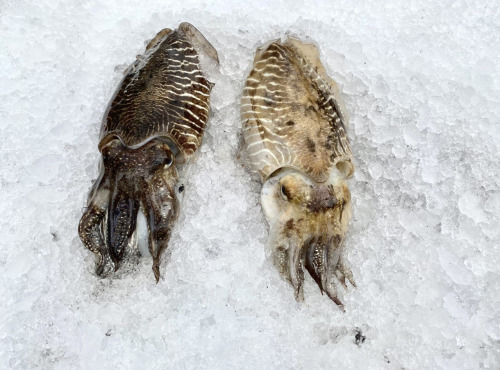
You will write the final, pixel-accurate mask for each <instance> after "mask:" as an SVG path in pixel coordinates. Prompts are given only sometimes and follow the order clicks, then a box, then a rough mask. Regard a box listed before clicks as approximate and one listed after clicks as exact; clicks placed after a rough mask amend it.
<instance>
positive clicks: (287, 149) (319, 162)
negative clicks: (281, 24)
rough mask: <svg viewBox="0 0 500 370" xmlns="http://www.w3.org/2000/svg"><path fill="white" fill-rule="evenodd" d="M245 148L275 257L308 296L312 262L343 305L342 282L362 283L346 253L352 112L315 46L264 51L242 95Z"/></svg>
mask: <svg viewBox="0 0 500 370" xmlns="http://www.w3.org/2000/svg"><path fill="white" fill-rule="evenodd" d="M241 103H242V104H241V118H242V121H243V136H244V141H245V145H244V149H245V152H246V154H247V158H248V164H249V167H250V170H251V171H252V172H254V173H256V174H258V175H259V176H260V178H261V181H262V183H263V187H262V193H261V204H262V207H263V209H264V212H265V214H266V218H267V220H268V222H269V225H270V238H269V246H270V249H271V252H272V258H273V261H274V263H275V265H276V267H277V269H278V270H279V271H280V273H281V274H282V276H284V277H285V278H286V279H287V280H288V281H289V282H290V283H291V284H292V286H293V288H294V290H295V296H296V298H297V299H299V300H302V299H303V288H302V286H303V281H304V273H303V267H305V268H306V269H307V270H308V272H309V273H310V275H311V276H312V277H313V279H314V280H315V281H316V283H317V284H318V286H319V288H320V290H321V292H324V293H326V294H327V295H328V297H329V298H330V299H332V301H334V302H335V303H336V304H337V305H339V306H340V307H342V308H343V305H342V302H341V301H340V299H339V298H338V296H337V289H336V282H337V281H338V282H340V283H341V284H342V285H344V286H345V280H346V278H347V279H348V280H349V281H350V282H351V284H352V285H355V284H354V279H353V276H352V273H351V271H350V270H349V268H348V267H347V263H346V261H345V258H344V256H343V253H342V251H343V248H344V240H345V235H346V233H347V226H348V222H349V220H350V218H351V196H350V192H349V189H348V188H347V185H346V182H345V179H346V178H349V177H350V176H352V173H353V171H354V165H353V161H352V154H351V148H350V144H349V139H348V137H347V134H346V127H347V126H346V125H347V123H348V122H347V114H346V111H345V107H344V104H343V102H342V99H341V97H340V94H339V92H338V89H337V85H336V83H335V82H334V81H333V80H331V79H330V78H329V77H328V76H327V75H326V71H325V69H324V67H323V66H322V64H321V61H320V59H319V52H318V50H317V48H316V47H315V46H314V45H312V44H307V43H303V42H301V41H300V40H297V39H293V38H288V39H287V40H286V41H285V42H281V41H280V40H276V41H272V42H269V43H267V44H266V45H264V46H263V47H261V48H259V49H258V50H257V53H256V55H255V59H254V65H253V69H252V71H251V72H250V74H249V76H248V78H247V81H246V83H245V89H244V92H243V96H242V100H241Z"/></svg>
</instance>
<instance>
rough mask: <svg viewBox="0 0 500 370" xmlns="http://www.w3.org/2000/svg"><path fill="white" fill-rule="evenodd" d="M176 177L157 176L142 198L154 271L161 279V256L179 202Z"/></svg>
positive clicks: (177, 210)
mask: <svg viewBox="0 0 500 370" xmlns="http://www.w3.org/2000/svg"><path fill="white" fill-rule="evenodd" d="M172 178H176V177H170V178H169V177H165V176H162V175H161V174H160V175H158V176H155V177H154V178H153V179H152V181H151V183H150V184H149V186H148V190H147V191H146V192H145V193H144V196H143V198H142V204H143V208H144V209H145V214H146V219H147V222H148V230H149V252H150V253H151V255H152V256H153V272H154V275H155V278H156V281H158V280H159V279H160V257H161V255H162V252H163V251H164V250H165V249H166V248H167V245H168V241H169V239H170V234H171V230H172V227H173V225H174V222H175V220H176V219H177V215H178V212H179V204H178V201H177V198H176V195H175V190H174V189H175V182H173V181H171V180H172Z"/></svg>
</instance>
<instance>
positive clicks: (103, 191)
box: [78, 178, 115, 277]
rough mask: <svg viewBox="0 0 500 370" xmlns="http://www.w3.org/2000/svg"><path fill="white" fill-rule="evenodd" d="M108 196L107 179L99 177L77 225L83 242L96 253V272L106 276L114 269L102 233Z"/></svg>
mask: <svg viewBox="0 0 500 370" xmlns="http://www.w3.org/2000/svg"><path fill="white" fill-rule="evenodd" d="M109 198H110V189H109V181H106V179H104V178H101V179H100V181H97V182H96V184H95V185H94V188H93V190H92V191H91V193H90V199H89V204H88V207H87V209H86V211H85V212H84V214H83V216H82V218H81V219H80V223H79V225H78V233H79V235H80V238H81V240H82V242H83V244H84V245H85V246H86V247H87V248H88V249H89V250H90V251H92V252H93V253H95V254H96V255H97V261H96V264H97V267H96V273H97V275H99V276H102V277H104V276H106V275H108V274H109V273H110V272H111V271H113V270H115V263H114V262H113V259H112V258H111V254H110V252H109V248H108V246H107V244H106V242H105V237H104V234H103V233H102V225H103V223H104V222H105V219H106V213H107V210H108V205H109Z"/></svg>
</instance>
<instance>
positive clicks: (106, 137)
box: [78, 23, 218, 281]
mask: <svg viewBox="0 0 500 370" xmlns="http://www.w3.org/2000/svg"><path fill="white" fill-rule="evenodd" d="M200 54H202V55H204V56H208V58H211V59H213V60H215V61H216V62H218V57H217V52H216V50H215V49H214V48H213V46H212V45H211V44H210V43H209V42H208V41H207V40H206V39H205V37H203V35H202V34H201V33H200V32H199V31H198V30H197V29H196V28H195V27H194V26H192V25H191V24H189V23H182V24H180V25H179V27H178V28H177V29H176V30H171V29H163V30H162V31H160V32H159V33H158V34H157V35H156V37H154V38H153V40H151V42H149V44H148V45H147V47H146V51H145V53H144V54H143V55H141V56H138V58H137V60H136V61H135V63H133V64H132V65H131V66H130V67H129V68H128V70H127V71H126V72H125V77H124V79H123V80H122V82H121V84H120V85H119V87H118V90H117V91H116V93H115V95H114V96H113V98H112V99H111V102H110V104H109V106H108V108H107V111H106V113H105V114H104V119H103V123H102V126H101V135H100V142H99V151H100V152H101V163H100V175H99V178H98V179H97V180H96V181H95V183H94V185H93V187H92V189H91V191H90V194H89V197H88V202H87V209H86V211H85V212H84V214H83V216H82V218H81V220H80V224H79V228H78V232H79V235H80V238H81V240H82V242H83V244H84V245H85V246H86V247H87V248H88V249H90V250H91V251H92V252H94V253H95V254H96V256H97V264H96V265H97V266H96V273H97V275H99V276H102V277H104V276H106V275H108V274H109V273H110V272H111V271H115V270H117V269H118V268H119V266H120V262H121V261H122V260H123V258H124V256H125V255H126V253H127V250H129V249H130V248H131V247H132V246H133V245H134V244H135V242H136V240H137V238H136V237H135V234H136V220H137V215H138V212H139V211H142V212H143V213H144V215H145V217H146V220H147V227H148V233H149V241H148V244H149V251H150V253H151V255H152V257H153V272H154V275H155V277H156V280H157V281H158V279H159V278H160V257H161V255H162V252H163V251H164V250H165V248H167V245H168V242H169V238H170V235H171V231H172V227H173V225H174V223H175V220H176V219H177V216H178V213H179V202H178V199H177V194H178V191H179V189H178V188H177V186H178V181H179V172H178V170H179V168H178V166H180V165H183V164H186V163H187V162H188V161H189V160H190V159H191V158H192V157H193V155H194V154H195V152H196V151H197V149H198V148H199V147H200V145H201V143H202V139H203V133H204V130H205V125H206V123H207V120H208V117H209V109H210V92H211V89H212V86H213V84H212V83H211V82H209V81H208V79H207V78H206V77H205V75H204V73H203V71H202V69H201V67H200ZM180 190H181V191H182V187H181V189H180Z"/></svg>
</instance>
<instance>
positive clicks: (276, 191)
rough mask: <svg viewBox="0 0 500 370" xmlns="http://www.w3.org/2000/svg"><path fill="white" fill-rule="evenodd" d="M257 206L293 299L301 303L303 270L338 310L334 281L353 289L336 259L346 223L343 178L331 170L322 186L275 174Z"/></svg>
mask: <svg viewBox="0 0 500 370" xmlns="http://www.w3.org/2000/svg"><path fill="white" fill-rule="evenodd" d="M261 203H262V207H263V209H264V212H265V214H266V217H267V220H268V222H269V224H270V233H271V235H270V237H269V244H270V250H271V253H272V258H273V262H274V264H275V266H276V267H277V269H278V270H279V271H280V273H281V274H282V275H283V276H284V277H285V278H286V279H287V280H288V281H290V283H291V284H292V286H293V288H294V290H295V297H296V298H297V299H298V300H302V299H303V289H302V284H303V281H304V273H303V270H302V267H303V266H305V267H306V269H307V270H308V271H309V274H310V275H311V276H312V277H313V278H314V280H315V281H316V283H317V284H318V286H319V288H320V289H321V292H325V293H326V294H327V295H328V296H329V297H330V298H331V299H332V300H333V301H334V302H335V303H336V304H337V305H339V306H342V303H341V302H340V300H339V299H338V298H337V290H336V286H335V283H336V281H340V282H341V283H342V284H343V285H345V278H347V279H348V280H349V281H350V282H351V284H352V285H354V280H353V278H352V274H351V272H350V271H349V269H348V268H346V267H345V264H344V260H343V257H342V253H341V251H342V248H343V242H344V237H345V235H346V232H347V226H348V223H349V220H350V218H351V194H350V192H349V189H348V188H347V185H346V183H345V179H344V177H343V175H342V174H341V173H340V172H339V171H338V170H337V169H335V168H334V169H333V170H332V172H331V174H330V176H329V178H328V180H327V181H326V182H324V183H317V182H315V181H313V180H312V179H310V178H309V177H308V176H307V175H305V174H303V173H301V172H298V171H296V170H292V169H284V170H280V171H279V172H277V173H276V174H274V175H273V176H271V177H270V178H269V179H268V180H267V181H266V182H265V183H264V186H263V188H262V193H261ZM334 279H335V280H336V281H334Z"/></svg>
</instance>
